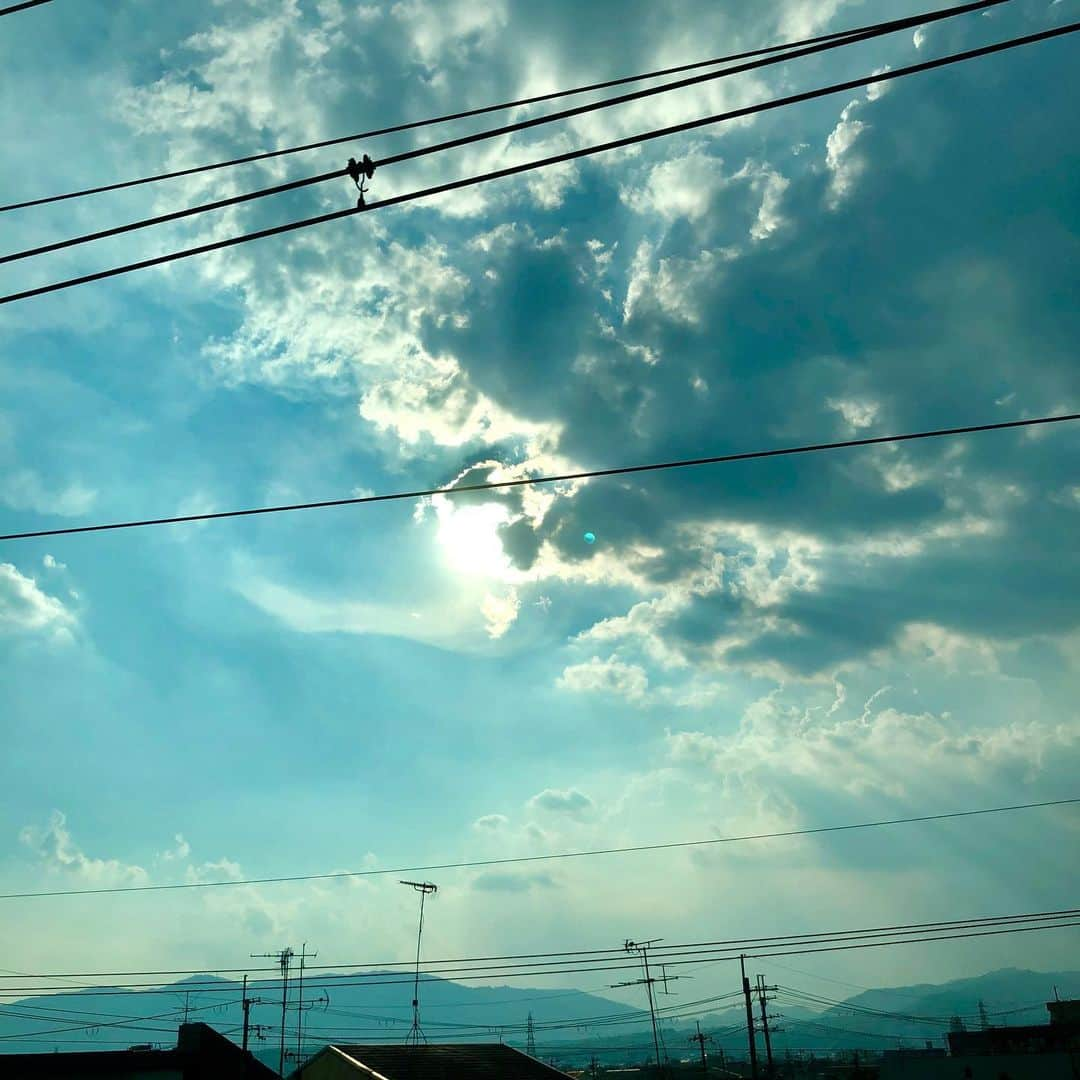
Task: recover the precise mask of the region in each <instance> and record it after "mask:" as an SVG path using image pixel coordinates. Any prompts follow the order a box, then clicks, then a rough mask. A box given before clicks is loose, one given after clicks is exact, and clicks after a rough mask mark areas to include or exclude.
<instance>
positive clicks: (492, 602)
mask: <svg viewBox="0 0 1080 1080" xmlns="http://www.w3.org/2000/svg"><path fill="white" fill-rule="evenodd" d="M520 609H521V601H520V599H519V598H518V594H517V590H516V589H510V590H509V591H508V592H507V593H506V594H505V595H504V596H496V595H495V594H494V593H485V594H484V599H483V600H482V601H481V602H480V612H481V614H482V615H483V616H484V622H485V624H486V629H487V633H488V637H490V638H492V639H493V640H498V639H499V638H501V637H502V636H503V635H504V634H505V633H506V631H507V630H509V629H510V627H511V626H513V624H514V622H515V620H516V619H517V617H518V611H519V610H520Z"/></svg>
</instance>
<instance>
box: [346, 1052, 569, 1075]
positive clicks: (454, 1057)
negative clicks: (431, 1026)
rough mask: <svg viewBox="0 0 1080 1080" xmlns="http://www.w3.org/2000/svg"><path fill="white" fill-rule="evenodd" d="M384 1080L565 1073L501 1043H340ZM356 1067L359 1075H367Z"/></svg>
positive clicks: (353, 1057)
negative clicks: (365, 1044)
mask: <svg viewBox="0 0 1080 1080" xmlns="http://www.w3.org/2000/svg"><path fill="white" fill-rule="evenodd" d="M328 1049H331V1050H332V1049H336V1050H337V1051H339V1052H340V1053H341V1054H343V1055H345V1056H346V1057H348V1058H350V1059H351V1060H353V1061H355V1062H359V1063H360V1064H361V1065H363V1066H366V1067H367V1069H370V1070H372V1071H373V1072H374V1073H376V1074H377V1075H378V1076H382V1077H385V1080H559V1078H560V1077H563V1078H565V1076H566V1074H565V1073H562V1072H559V1070H558V1069H553V1068H552V1067H551V1066H550V1065H545V1064H544V1063H543V1062H542V1061H537V1060H536V1059H535V1058H531V1057H529V1056H528V1055H527V1054H523V1053H521V1052H520V1051H519V1050H514V1049H513V1048H512V1047H509V1046H502V1045H494V1044H489V1045H486V1046H485V1045H481V1046H476V1045H468V1044H464V1045H462V1044H455V1043H451V1044H433V1043H429V1044H428V1045H426V1046H406V1045H402V1044H396V1045H390V1046H337V1047H333V1048H328ZM364 1075H365V1073H364V1072H363V1071H362V1070H359V1069H358V1070H357V1076H358V1077H360V1076H364Z"/></svg>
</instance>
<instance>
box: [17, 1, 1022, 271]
mask: <svg viewBox="0 0 1080 1080" xmlns="http://www.w3.org/2000/svg"><path fill="white" fill-rule="evenodd" d="M1008 2H1009V0H974V2H972V3H968V4H965V5H963V6H961V7H956V8H949V9H947V10H944V11H932V12H927V13H925V14H922V15H913V16H910V17H909V18H906V19H896V20H893V21H892V22H889V23H879V24H875V25H873V26H870V27H861V28H859V29H857V30H851V31H846V32H845V36H844V37H842V38H841V39H840V40H837V41H826V42H825V43H823V44H818V45H810V46H808V47H806V48H801V49H799V48H795V46H791V48H792V49H794V50H795V51H792V52H786V53H784V54H783V55H780V56H768V57H765V58H764V59H761V60H755V61H752V62H749V63H745V64H740V65H738V66H737V67H733V68H726V69H724V70H723V71H710V72H706V73H705V74H704V75H694V76H691V77H689V78H686V79H680V80H678V81H677V82H672V83H663V84H661V85H660V86H651V87H647V88H645V89H643V90H635V91H633V92H631V93H628V94H622V95H619V96H618V97H614V98H603V99H601V100H600V101H591V102H588V103H586V104H584V105H577V106H575V107H574V108H571V109H564V110H562V111H560V112H554V113H547V114H545V115H544V116H535V117H532V118H531V119H528V120H518V121H515V122H513V123H509V124H503V125H502V126H500V127H496V128H490V129H488V130H486V131H477V132H473V133H471V134H469V135H463V136H461V137H459V138H455V139H448V140H446V141H445V142H441V143H431V144H429V145H427V146H422V147H417V148H414V149H412V150H406V151H404V152H402V153H400V154H394V155H392V156H391V157H387V158H382V159H380V160H379V161H378V162H376V165H377V166H378V167H379V168H383V167H385V166H387V165H395V164H398V163H399V162H402V161H410V160H412V159H413V158H420V157H426V156H428V155H429V154H438V153H442V152H443V151H445V150H453V149H457V148H458V147H461V146H469V145H471V144H472V143H477V142H482V141H484V140H486V139H493V138H496V137H497V136H499V135H508V134H512V133H513V132H517V131H525V130H527V129H530V128H534V127H538V126H541V125H544V124H553V123H556V122H558V121H560V120H566V119H569V118H571V117H574V116H581V115H584V114H585V113H589V112H595V111H597V110H600V109H608V108H611V107H613V106H615V105H623V104H626V103H627V102H631V101H638V100H640V99H642V98H646V97H652V96H654V95H657V94H666V93H670V92H671V91H673V90H680V89H684V88H685V87H688V86H696V85H698V84H699V83H704V82H709V81H712V80H715V79H723V78H727V76H729V75H737V74H741V73H743V72H747V71H753V70H756V69H758V68H762V67H767V66H770V65H772V64H780V63H786V62H787V61H789V60H795V59H798V58H800V57H803V56H809V55H811V54H813V53H819V52H825V51H828V50H830V49H837V48H841V47H843V46H847V45H852V44H855V43H858V42H862V41H869V40H871V39H872V38H876V37H881V36H883V35H885V34H890V33H895V32H897V31H899V30H905V29H910V28H911V27H913V26H920V25H924V24H926V23H931V22H937V21H938V20H940V19H948V18H952V17H953V16H955V15H966V14H968V13H970V12H972V11H978V10H982V9H985V8H988V7H993V6H996V5H998V4H1003V3H1008ZM777 47H778V48H783V46H777ZM346 175H348V169H347V168H339V169H332V170H330V171H329V172H324V173H318V174H316V175H314V176H306V177H301V178H300V179H297V180H288V181H285V182H284V183H281V184H275V185H273V186H272V187H266V188H259V189H257V190H255V191H248V192H245V193H244V194H241V195H230V196H227V197H226V198H223V199H215V200H214V201H213V202H208V203H201V204H200V205H198V206H189V207H187V208H185V209H183V210H173V211H170V212H169V213H166V214H158V215H157V216H155V217H150V218H143V219H141V220H139V221H132V222H129V223H128V224H127V225H114V226H112V227H110V228H108V229H100V230H98V231H97V232H92V233H84V234H83V235H82V236H76V237H72V238H71V239H68V240H56V241H54V242H52V243H49V244H41V245H39V246H38V247H33V248H26V249H24V250H23V251H16V252H12V253H11V254H8V255H0V264H3V263H9V262H16V261H18V260H19V259H28V258H30V257H31V256H34V255H46V254H48V253H50V252H53V251H61V250H63V249H65V248H70V247H77V246H78V245H80V244H87V243H90V242H91V241H94V240H104V239H107V238H108V237H111V236H120V235H122V234H123V233H129V232H135V231H137V230H139V229H146V228H149V227H151V226H153V225H164V224H166V223H168V222H170V221H179V220H181V219H182V218H186V217H191V216H193V215H195V214H203V213H208V212H209V211H211V210H221V209H222V208H224V207H227V206H235V205H237V204H239V203H243V202H250V201H251V200H253V199H262V198H266V197H267V196H270V195H280V194H282V193H283V192H286V191H296V190H298V189H299V188H304V187H310V186H311V185H313V184H322V183H325V182H326V181H327V180H333V179H336V178H338V177H342V176H346Z"/></svg>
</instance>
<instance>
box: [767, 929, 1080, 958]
mask: <svg viewBox="0 0 1080 1080" xmlns="http://www.w3.org/2000/svg"><path fill="white" fill-rule="evenodd" d="M1074 926H1080V922H1059V923H1052V924H1050V923H1048V924H1044V925H1041V926H1010V927H1007V928H1006V929H1004V930H979V931H973V932H971V933H964V934H941V935H934V936H932V937H922V938H912V937H906V938H900V939H899V940H897V941H869V942H867V943H866V944H856V945H828V946H825V947H823V948H813V949H793V950H790V951H785V952H775V953H768V952H764V953H747V954H746V959H747V960H765V959H768V958H769V957H771V956H808V955H810V954H812V953H826V952H848V951H849V950H851V949H878V948H881V947H883V946H885V945H915V944H918V943H920V942H927V941H957V940H959V939H961V938H978V937H997V936H998V935H999V934H1023V933H1026V932H1027V931H1029V930H1055V929H1067V928H1069V927H1074Z"/></svg>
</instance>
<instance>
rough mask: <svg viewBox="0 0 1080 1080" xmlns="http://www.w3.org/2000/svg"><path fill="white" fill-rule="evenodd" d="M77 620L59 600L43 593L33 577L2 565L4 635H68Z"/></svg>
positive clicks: (0, 606) (0, 625) (0, 611)
mask: <svg viewBox="0 0 1080 1080" xmlns="http://www.w3.org/2000/svg"><path fill="white" fill-rule="evenodd" d="M75 623H76V620H75V616H74V615H73V614H72V612H71V611H69V610H68V608H66V607H65V606H64V604H63V603H62V602H61V601H60V600H57V599H56V597H55V596H50V595H49V594H48V593H46V592H43V591H42V590H41V589H40V588H39V587H38V584H37V582H36V581H35V580H34V579H33V578H32V577H27V576H25V575H24V574H21V573H20V572H19V571H18V570H17V569H16V568H15V566H13V565H12V564H11V563H0V632H3V631H7V632H9V633H12V632H16V631H31V632H34V631H36V632H48V633H52V634H54V635H60V636H63V635H67V634H70V632H71V631H72V630H73V629H74V627H75Z"/></svg>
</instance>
